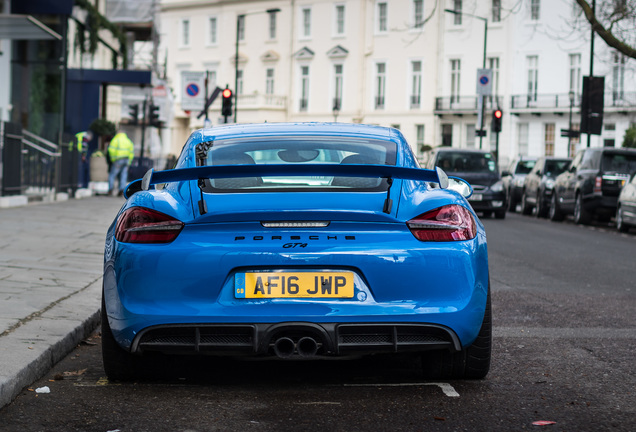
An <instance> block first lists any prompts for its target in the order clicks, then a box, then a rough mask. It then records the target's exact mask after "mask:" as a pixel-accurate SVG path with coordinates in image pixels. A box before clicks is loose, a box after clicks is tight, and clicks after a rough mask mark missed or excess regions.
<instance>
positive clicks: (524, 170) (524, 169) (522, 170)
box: [515, 160, 537, 174]
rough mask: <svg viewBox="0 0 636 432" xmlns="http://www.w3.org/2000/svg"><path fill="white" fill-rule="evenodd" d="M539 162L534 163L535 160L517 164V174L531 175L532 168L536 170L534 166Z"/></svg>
mask: <svg viewBox="0 0 636 432" xmlns="http://www.w3.org/2000/svg"><path fill="white" fill-rule="evenodd" d="M536 163H537V161H533V160H527V161H520V162H519V163H518V164H517V169H515V174H528V173H530V171H532V168H534V164H536Z"/></svg>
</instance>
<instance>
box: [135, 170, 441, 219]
mask: <svg viewBox="0 0 636 432" xmlns="http://www.w3.org/2000/svg"><path fill="white" fill-rule="evenodd" d="M308 175H313V176H338V177H369V178H386V179H387V181H388V184H389V188H388V190H387V195H386V200H385V201H384V208H383V210H382V211H383V212H384V213H387V214H389V213H391V207H392V206H393V200H391V198H390V194H391V185H392V184H393V179H394V178H398V179H403V180H419V181H425V182H432V183H438V184H439V186H440V187H441V188H442V189H446V188H447V187H448V184H449V182H448V176H447V175H446V173H445V172H444V171H442V169H441V168H439V167H435V170H429V169H420V168H405V167H396V166H391V165H355V164H352V165H347V164H345V165H339V164H302V165H300V164H269V165H265V164H264V165H211V166H203V167H195V168H181V169H172V170H165V171H154V170H153V169H152V168H151V169H150V170H148V172H146V174H145V175H144V176H143V178H142V179H139V180H135V181H133V182H131V183H130V184H129V185H128V187H127V188H126V193H125V195H126V198H128V197H129V196H130V195H132V194H134V193H135V192H139V191H141V190H144V191H146V190H149V189H150V187H151V186H154V185H157V184H163V183H173V182H182V181H191V180H199V179H206V178H210V179H212V178H215V179H218V178H238V177H268V176H270V177H271V176H294V177H303V176H308ZM199 212H200V213H201V214H205V213H207V205H206V203H205V200H204V199H203V190H202V189H201V199H200V200H199Z"/></svg>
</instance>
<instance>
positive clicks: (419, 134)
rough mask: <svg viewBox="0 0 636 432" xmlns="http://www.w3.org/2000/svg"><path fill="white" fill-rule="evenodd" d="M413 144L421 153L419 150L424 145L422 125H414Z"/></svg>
mask: <svg viewBox="0 0 636 432" xmlns="http://www.w3.org/2000/svg"><path fill="white" fill-rule="evenodd" d="M415 144H416V146H417V149H418V150H420V151H421V148H422V146H423V145H424V125H423V124H416V125H415Z"/></svg>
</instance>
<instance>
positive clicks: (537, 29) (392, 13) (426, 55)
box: [160, 0, 636, 166]
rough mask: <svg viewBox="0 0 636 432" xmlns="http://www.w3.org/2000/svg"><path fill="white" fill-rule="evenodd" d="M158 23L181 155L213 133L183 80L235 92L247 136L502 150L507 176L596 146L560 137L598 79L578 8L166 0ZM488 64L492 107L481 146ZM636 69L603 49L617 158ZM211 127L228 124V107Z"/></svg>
mask: <svg viewBox="0 0 636 432" xmlns="http://www.w3.org/2000/svg"><path fill="white" fill-rule="evenodd" d="M449 10H450V11H454V12H456V13H453V12H449ZM268 11H269V12H268ZM160 22H161V40H162V48H161V49H160V52H166V53H167V59H168V60H167V64H166V70H167V77H168V80H169V82H170V83H171V87H172V89H173V91H174V94H175V99H176V104H175V111H174V121H173V122H172V124H171V126H170V131H171V138H170V141H171V145H170V147H171V148H172V152H173V153H175V154H178V152H179V151H180V148H181V146H182V145H183V143H184V142H185V140H186V139H187V137H188V135H189V134H190V132H191V131H193V130H195V129H197V128H199V127H202V126H203V117H201V118H197V116H198V115H199V112H195V111H194V110H191V111H190V112H184V111H183V110H182V109H181V106H180V103H181V101H182V98H183V97H184V96H183V95H184V91H185V86H184V84H185V83H182V82H181V74H182V72H184V71H198V72H204V73H206V75H207V77H208V93H210V92H211V90H212V89H213V88H215V87H216V86H219V87H221V88H225V87H226V86H228V87H229V88H230V89H232V90H234V91H235V92H237V93H238V98H237V104H238V111H237V113H236V115H237V118H236V120H237V121H238V122H239V123H248V122H264V121H269V122H279V121H338V122H354V123H369V124H379V125H383V126H394V127H398V128H399V129H400V130H401V131H402V133H403V134H404V135H405V136H406V138H407V140H408V141H409V143H410V144H411V146H412V147H413V149H414V151H415V152H416V154H418V155H419V154H421V153H422V150H423V149H424V148H425V147H426V146H437V145H452V146H454V147H460V148H479V147H480V146H481V147H482V148H484V149H487V150H492V151H495V150H496V149H497V148H498V149H499V152H498V153H499V159H500V166H504V165H505V164H506V163H507V161H509V160H510V159H512V158H514V157H515V156H516V155H519V154H521V155H524V156H541V155H544V154H545V155H556V156H567V155H568V154H571V153H572V152H573V151H575V150H576V149H577V148H580V146H585V145H587V138H586V137H585V136H582V137H581V139H580V140H579V139H572V140H571V143H570V146H569V148H568V141H569V139H568V138H567V137H562V136H561V133H560V131H561V129H568V128H569V126H570V103H571V102H570V92H572V124H573V129H575V128H578V125H579V123H580V109H579V105H580V96H581V91H582V79H583V76H585V75H589V65H590V26H589V24H588V23H587V22H586V21H585V19H584V17H583V15H582V13H581V11H580V8H579V7H578V5H577V4H576V2H575V1H574V0H549V1H548V0H236V1H223V0H216V1H209V2H205V3H203V2H198V1H193V0H163V1H162V2H161V20H160ZM237 26H238V32H237ZM486 27H487V32H486ZM486 33H487V40H486V50H485V56H484V36H485V34H486ZM237 41H238V66H237V65H236V63H235V61H234V60H235V57H236V48H237ZM484 60H485V66H486V68H489V69H492V94H491V96H488V97H485V101H484V104H485V105H484V106H485V109H484V112H485V116H484V126H485V127H484V128H485V130H486V131H487V132H486V136H485V137H483V138H479V137H476V136H475V131H476V130H478V129H479V128H480V125H479V124H478V115H477V114H478V109H477V106H478V104H477V96H476V92H477V78H478V77H477V69H479V68H482V66H483V65H484ZM632 63H633V60H631V59H630V60H628V59H626V58H625V57H623V56H621V55H619V54H617V53H615V52H613V51H612V50H610V49H609V48H608V47H607V46H606V45H605V43H604V42H603V41H602V40H601V39H600V38H599V37H598V36H597V37H596V44H595V53H594V75H595V76H604V77H605V118H604V128H603V132H602V135H600V136H592V137H591V140H590V145H591V146H602V145H614V146H617V147H619V146H620V145H621V143H622V137H623V135H624V131H625V129H627V128H628V127H629V126H630V125H631V124H632V123H634V122H635V121H636V120H635V117H636V97H635V95H636V93H635V92H636V88H634V87H636V86H635V84H634V79H633V74H634V71H633V65H632ZM235 87H236V88H235ZM219 99H220V98H219ZM201 108H203V106H202V107H201ZM495 108H501V109H502V111H503V113H504V117H503V128H502V131H501V133H499V134H498V137H497V135H495V134H493V133H492V132H491V131H490V122H491V116H492V112H493V110H494V109H495ZM209 117H210V120H211V123H212V125H216V124H219V123H222V122H223V119H222V118H221V117H220V101H219V100H217V101H216V102H215V103H214V104H213V105H212V107H211V109H210V110H209ZM229 120H230V121H233V120H234V119H233V118H230V119H229ZM497 138H498V139H497ZM497 141H498V143H497Z"/></svg>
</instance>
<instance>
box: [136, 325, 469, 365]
mask: <svg viewBox="0 0 636 432" xmlns="http://www.w3.org/2000/svg"><path fill="white" fill-rule="evenodd" d="M281 340H284V341H285V342H286V343H289V345H288V347H289V349H288V350H285V351H284V353H281V351H280V350H279V349H278V348H277V343H280V341H281ZM289 340H291V341H292V342H293V345H292V344H291V342H289ZM303 340H311V341H313V342H312V343H314V344H315V350H311V351H310V352H307V351H306V350H304V349H303V347H302V344H303V342H301V341H303ZM434 349H450V350H455V351H456V350H459V349H461V344H460V342H459V339H458V337H457V335H456V334H455V333H454V332H453V331H451V330H450V329H448V328H446V327H444V326H438V325H432V324H413V323H356V324H351V323H320V324H317V323H309V322H285V323H276V324H199V325H196V324H194V325H163V326H155V327H150V328H146V329H144V330H143V331H142V332H140V333H139V334H138V335H137V336H136V338H135V340H134V341H133V344H132V346H131V351H132V352H133V353H144V352H163V353H172V354H207V355H216V356H274V355H278V356H279V357H308V356H346V355H354V354H371V353H398V352H413V351H416V352H419V351H426V350H434Z"/></svg>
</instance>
